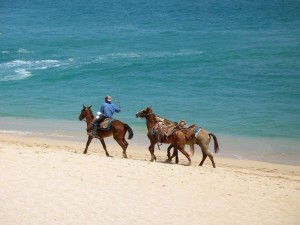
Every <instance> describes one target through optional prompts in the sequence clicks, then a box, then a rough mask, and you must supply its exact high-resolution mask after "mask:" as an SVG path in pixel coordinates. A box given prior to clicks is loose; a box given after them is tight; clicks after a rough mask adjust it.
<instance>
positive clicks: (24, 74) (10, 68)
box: [0, 59, 72, 81]
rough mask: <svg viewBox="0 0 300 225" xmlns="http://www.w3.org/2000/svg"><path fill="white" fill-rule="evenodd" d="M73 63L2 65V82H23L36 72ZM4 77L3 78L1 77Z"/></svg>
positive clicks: (22, 61) (0, 66)
mask: <svg viewBox="0 0 300 225" xmlns="http://www.w3.org/2000/svg"><path fill="white" fill-rule="evenodd" d="M70 62H72V61H59V60H52V59H47V60H35V61H25V60H14V61H10V62H5V63H1V64H0V81H10V80H22V79H26V78H28V77H30V76H32V71H34V70H46V69H50V68H56V67H60V66H63V65H67V64H69V63H70ZM2 74H3V75H2ZM1 75H2V76H1Z"/></svg>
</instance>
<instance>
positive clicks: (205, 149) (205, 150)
mask: <svg viewBox="0 0 300 225" xmlns="http://www.w3.org/2000/svg"><path fill="white" fill-rule="evenodd" d="M200 148H201V150H202V161H201V162H200V163H199V166H202V165H203V163H204V161H205V159H206V158H207V156H208V157H209V159H210V161H211V163H212V165H213V167H214V168H216V164H215V161H214V157H213V156H212V154H211V153H210V152H209V150H208V146H205V145H202V146H201V145H200Z"/></svg>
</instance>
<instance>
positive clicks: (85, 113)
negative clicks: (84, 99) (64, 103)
mask: <svg viewBox="0 0 300 225" xmlns="http://www.w3.org/2000/svg"><path fill="white" fill-rule="evenodd" d="M82 106H83V109H82V110H81V113H80V115H79V120H80V121H81V120H83V119H85V118H86V117H88V116H92V115H93V113H92V110H91V107H92V106H84V105H82Z"/></svg>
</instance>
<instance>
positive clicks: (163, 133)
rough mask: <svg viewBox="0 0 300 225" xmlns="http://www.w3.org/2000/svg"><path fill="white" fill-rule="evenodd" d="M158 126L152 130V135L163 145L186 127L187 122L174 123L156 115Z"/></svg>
mask: <svg viewBox="0 0 300 225" xmlns="http://www.w3.org/2000/svg"><path fill="white" fill-rule="evenodd" d="M155 119H156V122H157V123H156V124H155V125H154V127H153V128H152V135H153V136H155V138H156V141H157V143H158V142H160V143H163V142H164V141H165V140H168V137H169V136H171V135H172V134H173V132H175V131H176V130H177V129H183V127H184V126H185V125H186V122H185V120H181V121H180V122H179V123H177V122H172V121H170V120H167V119H165V118H163V117H160V116H158V115H155Z"/></svg>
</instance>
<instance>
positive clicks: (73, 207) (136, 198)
mask: <svg viewBox="0 0 300 225" xmlns="http://www.w3.org/2000/svg"><path fill="white" fill-rule="evenodd" d="M84 147H85V143H84V142H81V141H79V142H75V141H66V140H55V139H47V138H37V137H28V136H19V135H11V134H1V135H0V161H1V164H0V169H1V171H2V172H1V173H0V180H1V184H2V185H1V190H0V199H1V202H2V204H1V207H0V222H1V224H2V225H9V224H72V225H74V224H81V225H82V224H166V223H170V224H175V225H176V224H264V225H266V224H270V225H271V224H283V223H286V224H295V225H296V224H299V220H298V215H299V208H300V202H299V197H300V167H299V166H291V165H283V164H272V163H265V162H258V161H251V160H239V159H230V158H223V157H218V156H215V155H214V156H215V161H216V165H217V168H216V169H214V168H213V167H212V165H211V163H210V161H209V160H206V162H205V163H204V165H203V167H199V166H198V164H199V160H200V159H201V156H200V155H198V154H196V155H195V156H194V157H193V158H192V161H193V163H192V165H191V166H185V165H186V164H187V160H185V159H184V158H183V156H182V155H181V156H180V163H179V165H176V164H173V163H172V164H168V163H165V162H164V160H165V159H166V158H167V157H166V155H165V153H166V152H165V151H162V150H161V151H159V150H156V151H155V153H156V155H157V162H149V159H150V154H149V151H148V149H147V148H145V147H143V146H141V147H137V146H130V145H129V147H128V151H127V154H128V159H124V158H123V157H122V150H121V148H120V147H119V146H117V145H115V144H109V145H108V146H107V147H108V152H109V153H110V155H111V157H106V156H105V153H104V151H103V149H102V146H101V144H100V142H98V141H97V140H95V141H93V142H92V143H91V145H90V149H89V151H88V154H86V155H85V154H82V152H83V149H84Z"/></svg>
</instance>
